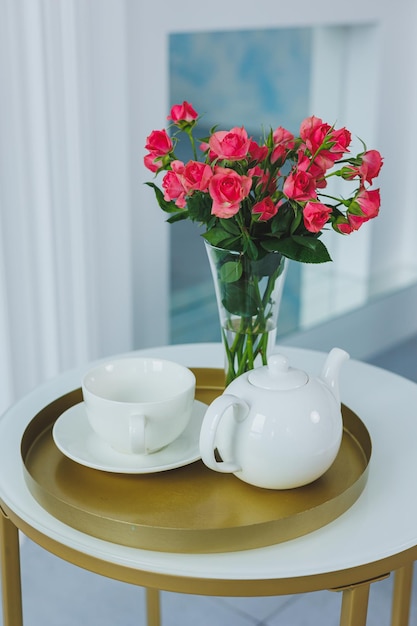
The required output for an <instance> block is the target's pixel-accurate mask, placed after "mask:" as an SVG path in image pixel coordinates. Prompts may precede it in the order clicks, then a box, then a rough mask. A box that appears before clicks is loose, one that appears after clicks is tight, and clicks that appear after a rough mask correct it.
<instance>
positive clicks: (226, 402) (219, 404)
mask: <svg viewBox="0 0 417 626" xmlns="http://www.w3.org/2000/svg"><path fill="white" fill-rule="evenodd" d="M230 407H233V412H234V418H235V420H236V422H241V421H243V420H244V419H245V417H246V416H247V415H248V413H249V406H248V405H247V403H246V402H245V401H244V400H242V399H241V398H238V397H237V396H233V395H231V394H223V395H221V396H219V397H218V398H216V399H215V400H214V401H213V402H212V403H211V405H210V406H209V408H208V409H207V411H206V414H205V416H204V419H203V423H202V425H201V431H200V454H201V458H202V461H203V463H205V465H207V467H209V468H210V469H212V470H215V471H217V472H223V473H225V474H229V473H233V472H238V471H240V470H241V469H242V468H241V467H240V466H239V465H238V464H237V463H234V462H233V461H217V460H216V458H215V456H214V445H215V439H216V432H217V428H218V426H219V424H220V420H221V419H222V417H223V415H224V414H225V412H226V410H227V409H228V408H230Z"/></svg>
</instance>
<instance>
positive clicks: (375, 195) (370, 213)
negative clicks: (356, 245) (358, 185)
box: [347, 189, 381, 230]
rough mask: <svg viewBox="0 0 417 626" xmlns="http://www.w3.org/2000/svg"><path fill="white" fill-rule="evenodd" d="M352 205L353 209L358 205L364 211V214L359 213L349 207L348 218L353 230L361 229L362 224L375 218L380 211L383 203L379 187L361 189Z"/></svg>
mask: <svg viewBox="0 0 417 626" xmlns="http://www.w3.org/2000/svg"><path fill="white" fill-rule="evenodd" d="M352 205H353V208H352V210H355V209H356V208H357V205H358V206H359V208H360V210H361V211H362V215H357V213H356V211H355V212H354V213H351V212H350V210H349V209H348V215H347V218H348V221H349V224H350V225H351V226H352V228H353V230H359V228H360V227H361V226H362V224H364V223H365V222H368V221H369V220H371V219H373V218H374V217H376V216H377V215H378V213H379V207H380V205H381V196H380V192H379V189H373V190H371V191H367V190H366V189H361V191H360V192H359V194H358V195H357V196H356V199H355V200H353V202H352Z"/></svg>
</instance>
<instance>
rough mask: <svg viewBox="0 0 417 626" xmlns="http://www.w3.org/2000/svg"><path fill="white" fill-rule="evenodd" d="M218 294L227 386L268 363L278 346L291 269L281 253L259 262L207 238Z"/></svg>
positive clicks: (262, 258)
mask: <svg viewBox="0 0 417 626" xmlns="http://www.w3.org/2000/svg"><path fill="white" fill-rule="evenodd" d="M206 250H207V254H208V258H209V262H210V268H211V273H212V276H213V280H214V287H215V292H216V298H217V306H218V311H219V318H220V327H221V333H222V340H223V346H224V348H225V382H226V386H227V385H228V384H229V383H231V382H232V380H234V379H235V378H237V377H238V376H240V375H241V374H243V373H244V372H247V371H249V370H251V369H254V368H255V367H259V366H261V365H266V364H267V358H268V354H269V353H270V352H271V351H272V350H273V348H274V346H275V340H276V333H277V320H278V313H279V308H280V303H281V297H282V291H283V287H284V281H285V275H286V271H287V262H286V261H287V260H286V258H285V257H284V256H282V255H281V254H280V253H279V252H265V255H264V256H262V257H261V258H258V259H257V260H256V261H253V260H252V259H250V258H249V257H248V256H247V255H246V254H244V253H243V252H234V251H230V250H224V249H223V248H216V247H214V246H211V245H210V244H208V243H207V242H206Z"/></svg>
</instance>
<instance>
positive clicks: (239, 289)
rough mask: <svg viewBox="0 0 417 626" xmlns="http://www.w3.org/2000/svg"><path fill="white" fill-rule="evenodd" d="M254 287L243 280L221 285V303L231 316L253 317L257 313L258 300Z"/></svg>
mask: <svg viewBox="0 0 417 626" xmlns="http://www.w3.org/2000/svg"><path fill="white" fill-rule="evenodd" d="M256 296H257V294H256V291H255V289H254V287H253V286H252V285H251V284H250V283H248V282H247V281H245V280H240V281H238V282H236V283H223V284H222V302H223V306H224V308H225V309H226V310H227V311H229V313H231V314H232V315H239V316H242V317H253V316H254V315H256V314H257V312H258V299H257V297H256Z"/></svg>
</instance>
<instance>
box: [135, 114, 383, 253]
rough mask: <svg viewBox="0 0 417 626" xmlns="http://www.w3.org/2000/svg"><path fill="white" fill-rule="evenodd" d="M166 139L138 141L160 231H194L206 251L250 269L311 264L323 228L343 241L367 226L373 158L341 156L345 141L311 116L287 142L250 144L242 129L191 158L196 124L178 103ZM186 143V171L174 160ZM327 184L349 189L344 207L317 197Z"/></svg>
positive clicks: (374, 207)
mask: <svg viewBox="0 0 417 626" xmlns="http://www.w3.org/2000/svg"><path fill="white" fill-rule="evenodd" d="M168 119H169V120H171V129H172V133H171V136H170V135H169V134H168V132H167V130H165V129H163V130H154V131H152V132H151V134H150V135H149V136H148V137H147V142H146V146H145V148H146V150H147V151H148V153H147V154H146V156H145V158H144V162H145V166H146V167H147V168H148V169H149V170H151V171H152V172H155V173H156V174H158V173H159V172H161V171H165V172H166V173H165V175H164V177H163V180H162V189H160V188H158V187H157V186H156V185H155V184H154V183H148V184H149V185H150V186H151V187H153V189H154V191H155V193H156V198H157V201H158V203H159V205H160V207H161V208H162V209H163V210H164V211H166V212H168V213H169V214H171V215H170V217H169V219H168V221H169V222H175V221H178V220H182V219H191V220H193V221H196V222H199V223H201V224H204V225H205V227H206V232H205V233H204V235H203V236H204V238H205V239H206V240H207V241H208V242H209V243H210V244H212V245H214V246H217V247H220V248H223V249H226V250H235V251H240V252H243V253H244V254H247V255H248V256H249V257H250V258H252V259H254V260H256V259H257V258H259V257H262V256H263V255H264V254H265V252H270V251H276V252H280V253H281V254H282V255H284V256H286V257H288V258H290V259H293V260H296V261H301V262H307V263H321V262H324V261H329V260H331V259H330V256H329V254H328V251H327V249H326V247H325V246H324V244H323V243H322V241H321V240H320V235H321V234H322V231H323V229H324V227H325V226H326V225H329V226H331V227H332V228H333V229H334V230H335V231H336V232H337V233H340V234H344V235H347V234H349V233H352V232H353V231H356V230H358V229H359V228H360V227H361V226H362V225H363V224H364V223H365V222H367V221H369V220H370V219H372V218H374V217H376V216H377V215H378V212H379V207H380V192H379V189H370V187H371V185H372V183H373V181H374V179H375V178H376V177H377V176H378V174H379V171H380V169H381V166H382V158H381V155H380V153H379V152H378V151H377V150H367V149H366V147H365V145H364V144H363V151H362V152H361V153H360V154H357V155H356V156H353V155H351V154H350V152H349V146H350V144H351V133H350V132H349V131H348V130H347V129H346V128H340V129H336V128H335V127H334V126H330V125H329V124H326V123H325V122H323V121H322V120H321V119H319V118H318V117H315V116H311V117H308V118H306V119H305V120H304V121H303V122H302V123H301V126H300V132H299V136H298V137H296V136H294V135H293V134H292V133H290V132H289V131H288V130H286V129H285V128H282V127H278V128H276V129H275V130H272V129H271V130H270V131H269V132H268V133H267V134H266V135H265V136H264V137H263V139H262V140H261V141H260V142H256V141H254V140H253V139H252V138H251V137H249V136H248V134H247V131H246V130H245V128H244V127H235V128H232V129H231V130H228V131H224V130H216V129H213V130H212V131H211V133H210V136H209V137H204V138H201V139H200V140H199V141H200V146H199V149H200V158H199V156H198V154H197V146H196V139H195V138H194V130H195V127H196V126H197V123H198V121H199V116H198V114H197V113H196V111H195V110H194V109H193V107H192V105H191V104H189V103H188V102H183V104H177V105H174V106H173V107H172V109H171V112H170V115H169V117H168ZM180 134H185V135H186V136H187V137H188V138H189V141H190V142H191V147H192V151H193V158H192V159H190V160H189V161H188V162H187V163H184V162H182V161H180V160H179V159H178V158H177V157H176V155H175V149H176V146H177V142H178V140H179V135H180ZM331 176H339V177H342V178H343V179H344V180H345V181H350V182H351V183H352V184H353V185H354V188H353V190H352V192H351V193H350V195H349V197H348V198H338V197H334V196H332V195H328V194H326V187H327V181H328V179H329V177H331Z"/></svg>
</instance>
